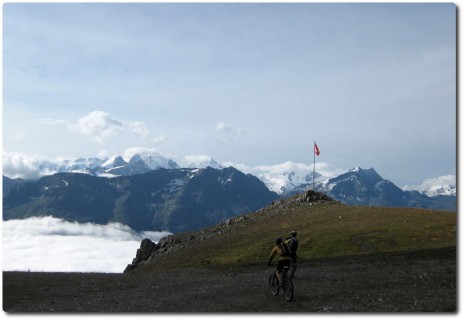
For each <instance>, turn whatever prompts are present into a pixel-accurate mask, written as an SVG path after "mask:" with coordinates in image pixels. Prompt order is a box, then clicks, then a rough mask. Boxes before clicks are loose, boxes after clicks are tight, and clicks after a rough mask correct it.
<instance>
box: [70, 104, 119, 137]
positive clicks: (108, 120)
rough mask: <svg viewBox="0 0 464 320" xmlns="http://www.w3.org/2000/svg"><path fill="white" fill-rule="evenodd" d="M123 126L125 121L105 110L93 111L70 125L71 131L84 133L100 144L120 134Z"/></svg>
mask: <svg viewBox="0 0 464 320" xmlns="http://www.w3.org/2000/svg"><path fill="white" fill-rule="evenodd" d="M123 128H124V123H123V122H121V121H119V120H117V119H115V118H113V117H111V116H110V115H109V114H108V113H106V112H103V111H93V112H91V113H89V114H87V115H86V116H84V117H82V118H80V119H79V120H77V123H76V124H72V125H70V126H69V130H70V131H71V132H74V133H79V134H82V135H84V136H86V137H88V138H90V139H91V140H94V141H96V142H98V143H100V144H103V141H104V140H105V139H107V138H110V137H114V136H116V135H117V134H119V133H120V132H121V131H122V130H123Z"/></svg>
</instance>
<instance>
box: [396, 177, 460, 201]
mask: <svg viewBox="0 0 464 320" xmlns="http://www.w3.org/2000/svg"><path fill="white" fill-rule="evenodd" d="M403 190H405V191H411V190H417V191H419V192H420V193H422V194H426V195H427V196H429V197H435V196H456V176H454V175H447V176H441V177H438V178H435V179H427V180H425V181H424V182H423V183H422V184H420V185H418V186H404V187H403Z"/></svg>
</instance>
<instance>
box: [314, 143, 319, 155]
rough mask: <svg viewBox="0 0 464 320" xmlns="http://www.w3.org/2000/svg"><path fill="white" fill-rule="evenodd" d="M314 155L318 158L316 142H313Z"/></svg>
mask: <svg viewBox="0 0 464 320" xmlns="http://www.w3.org/2000/svg"><path fill="white" fill-rule="evenodd" d="M314 154H315V155H316V156H318V155H319V154H320V152H319V148H318V147H317V144H316V142H314Z"/></svg>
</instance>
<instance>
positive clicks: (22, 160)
mask: <svg viewBox="0 0 464 320" xmlns="http://www.w3.org/2000/svg"><path fill="white" fill-rule="evenodd" d="M2 162H3V163H2V165H3V175H5V176H7V177H10V178H13V179H16V178H22V179H38V178H40V177H43V176H45V175H50V174H54V173H56V171H55V170H54V169H53V168H54V165H53V164H52V162H51V161H48V160H46V159H42V158H40V157H37V156H30V155H25V154H21V153H16V152H5V151H3V156H2Z"/></svg>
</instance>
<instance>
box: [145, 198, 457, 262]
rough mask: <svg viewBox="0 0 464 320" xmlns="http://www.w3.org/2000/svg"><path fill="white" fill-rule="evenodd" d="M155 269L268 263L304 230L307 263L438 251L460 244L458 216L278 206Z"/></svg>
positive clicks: (301, 237) (416, 211)
mask: <svg viewBox="0 0 464 320" xmlns="http://www.w3.org/2000/svg"><path fill="white" fill-rule="evenodd" d="M246 217H247V219H246V220H244V221H239V222H236V223H233V224H231V225H230V226H228V227H227V228H226V227H218V226H216V227H213V228H209V229H205V231H207V230H213V229H215V230H220V231H221V232H220V233H217V234H216V235H215V236H213V237H212V238H210V239H209V240H205V241H201V242H198V243H195V244H192V245H189V246H188V248H185V249H183V250H180V251H178V252H176V253H175V254H171V255H169V256H166V257H160V258H157V260H156V261H155V263H153V264H150V265H147V268H148V269H150V268H153V267H155V266H160V267H162V266H173V265H175V266H196V265H231V264H233V265H235V264H254V263H266V262H267V259H268V256H269V252H270V250H271V248H272V246H273V243H274V239H275V238H276V237H278V236H281V237H287V236H289V233H290V231H291V230H296V231H298V239H299V244H300V246H299V250H298V255H299V257H300V258H301V259H303V260H307V259H313V258H321V257H336V256H348V255H359V254H369V253H376V252H395V251H409V250H417V249H432V248H441V247H450V246H455V245H456V213H455V212H447V211H431V210H424V209H413V208H385V207H351V206H345V205H341V204H325V205H316V206H306V205H300V206H297V205H293V204H292V205H289V204H286V205H276V206H270V207H267V208H265V209H264V210H263V211H261V212H256V213H252V214H250V215H247V216H246Z"/></svg>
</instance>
